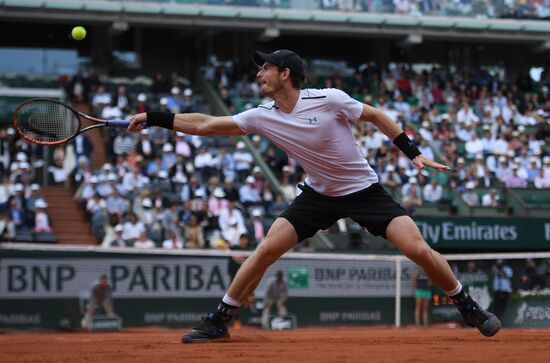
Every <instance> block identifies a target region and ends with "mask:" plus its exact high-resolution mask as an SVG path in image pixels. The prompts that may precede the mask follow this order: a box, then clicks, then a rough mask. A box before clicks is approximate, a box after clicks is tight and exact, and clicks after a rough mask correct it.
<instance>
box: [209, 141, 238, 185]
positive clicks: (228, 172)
mask: <svg viewBox="0 0 550 363" xmlns="http://www.w3.org/2000/svg"><path fill="white" fill-rule="evenodd" d="M212 167H213V168H214V170H216V173H217V174H218V177H219V178H220V179H221V180H225V178H230V179H233V180H235V161H234V159H233V154H231V153H230V152H228V151H227V148H225V147H221V148H220V150H219V151H218V154H217V155H216V157H214V159H213V160H212Z"/></svg>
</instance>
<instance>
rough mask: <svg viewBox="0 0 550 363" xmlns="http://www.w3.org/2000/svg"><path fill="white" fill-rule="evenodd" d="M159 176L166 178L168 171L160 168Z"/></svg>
mask: <svg viewBox="0 0 550 363" xmlns="http://www.w3.org/2000/svg"><path fill="white" fill-rule="evenodd" d="M157 175H158V177H159V178H161V179H166V178H168V172H167V171H166V170H159V172H158V173H157Z"/></svg>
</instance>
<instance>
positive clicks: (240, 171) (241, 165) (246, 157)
mask: <svg viewBox="0 0 550 363" xmlns="http://www.w3.org/2000/svg"><path fill="white" fill-rule="evenodd" d="M233 160H235V170H236V172H237V177H238V180H239V182H241V183H242V182H244V181H245V179H246V177H247V176H248V175H250V171H251V170H252V164H253V160H254V159H253V158H252V154H250V153H249V152H248V151H247V150H246V149H245V144H244V142H242V141H239V142H238V143H237V151H235V152H234V153H233Z"/></svg>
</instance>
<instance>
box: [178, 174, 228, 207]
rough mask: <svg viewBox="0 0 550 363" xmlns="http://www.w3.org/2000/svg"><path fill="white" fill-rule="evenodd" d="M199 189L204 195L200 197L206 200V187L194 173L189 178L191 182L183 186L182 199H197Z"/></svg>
mask: <svg viewBox="0 0 550 363" xmlns="http://www.w3.org/2000/svg"><path fill="white" fill-rule="evenodd" d="M199 190H200V192H199V193H200V195H202V197H199V198H202V199H204V200H206V191H205V190H204V187H203V186H201V185H200V183H199V179H198V178H197V177H196V176H195V175H193V176H191V178H189V182H188V183H187V184H185V185H184V186H183V187H182V188H181V200H182V201H186V200H191V199H197V196H196V194H197V192H198V191H199ZM226 194H227V193H226Z"/></svg>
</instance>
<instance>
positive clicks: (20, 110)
mask: <svg viewBox="0 0 550 363" xmlns="http://www.w3.org/2000/svg"><path fill="white" fill-rule="evenodd" d="M82 118H84V119H86V120H90V121H93V122H95V124H94V125H91V126H88V127H85V128H81V127H82ZM129 124H130V121H129V120H103V119H100V118H96V117H92V116H88V115H86V114H84V113H82V112H79V111H77V110H75V109H74V108H72V107H70V106H67V105H66V104H64V103H62V102H59V101H56V100H52V99H49V98H32V99H30V100H27V101H25V102H23V103H22V104H20V105H19V106H18V107H17V109H16V110H15V114H14V116H13V125H14V126H15V129H16V130H17V132H18V133H19V135H21V137H23V138H24V139H25V140H28V141H30V142H32V143H35V144H41V145H58V144H63V143H66V142H68V141H71V140H72V139H73V138H75V137H76V136H77V135H78V134H81V133H83V132H86V131H88V130H91V129H95V128H99V127H121V128H126V127H128V125H129Z"/></svg>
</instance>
